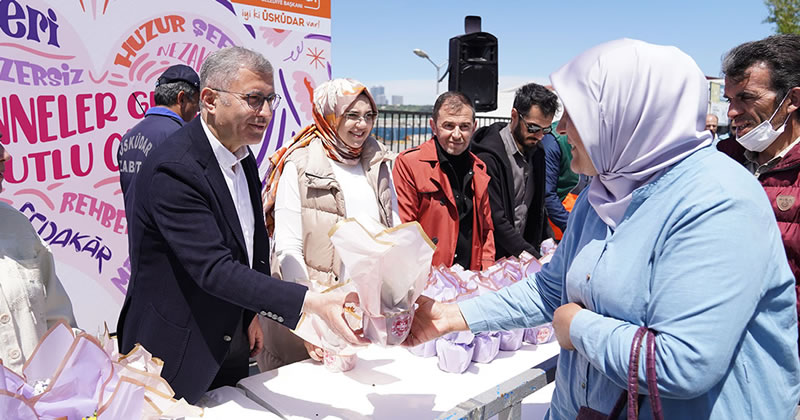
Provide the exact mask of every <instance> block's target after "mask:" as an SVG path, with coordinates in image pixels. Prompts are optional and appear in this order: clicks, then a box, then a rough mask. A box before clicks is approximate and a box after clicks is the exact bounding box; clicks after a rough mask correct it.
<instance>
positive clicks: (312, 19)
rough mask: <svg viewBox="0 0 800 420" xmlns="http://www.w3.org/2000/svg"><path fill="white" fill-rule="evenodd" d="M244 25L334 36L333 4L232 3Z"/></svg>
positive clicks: (318, 0)
mask: <svg viewBox="0 0 800 420" xmlns="http://www.w3.org/2000/svg"><path fill="white" fill-rule="evenodd" d="M231 2H232V3H233V7H234V9H235V10H236V14H237V15H238V16H239V18H240V20H241V21H242V22H244V23H249V24H253V25H265V26H269V27H272V28H279V29H286V30H290V31H300V32H316V33H319V32H322V33H327V34H329V33H330V32H331V3H330V0H327V1H324V0H296V1H291V0H231Z"/></svg>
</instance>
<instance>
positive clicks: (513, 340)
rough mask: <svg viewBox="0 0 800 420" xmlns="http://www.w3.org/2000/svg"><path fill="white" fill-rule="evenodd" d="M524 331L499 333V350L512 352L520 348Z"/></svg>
mask: <svg viewBox="0 0 800 420" xmlns="http://www.w3.org/2000/svg"><path fill="white" fill-rule="evenodd" d="M524 332H525V331H524V330H522V329H518V330H511V331H500V350H503V351H514V350H517V349H518V348H520V347H522V336H523V335H524Z"/></svg>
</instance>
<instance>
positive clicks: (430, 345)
mask: <svg viewBox="0 0 800 420" xmlns="http://www.w3.org/2000/svg"><path fill="white" fill-rule="evenodd" d="M408 351H410V352H411V354H413V355H415V356H419V357H433V356H436V340H431V341H428V342H425V343H422V344H420V345H418V346H414V347H409V348H408Z"/></svg>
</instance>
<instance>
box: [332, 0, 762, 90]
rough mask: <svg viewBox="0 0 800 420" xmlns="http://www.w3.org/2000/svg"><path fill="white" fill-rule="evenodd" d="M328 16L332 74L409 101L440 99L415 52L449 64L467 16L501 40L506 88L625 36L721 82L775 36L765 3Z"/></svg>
mask: <svg viewBox="0 0 800 420" xmlns="http://www.w3.org/2000/svg"><path fill="white" fill-rule="evenodd" d="M331 13H332V41H333V55H332V59H333V76H334V77H352V78H355V79H358V80H360V81H362V82H364V83H365V84H366V85H367V86H369V87H372V86H374V85H383V86H385V88H386V95H387V96H391V95H403V96H404V101H405V103H406V104H426V103H427V104H430V103H432V102H433V99H434V97H435V85H434V79H435V74H436V70H435V68H434V66H433V65H431V63H429V62H428V61H427V60H424V59H422V58H419V57H417V56H416V55H414V54H413V53H412V50H413V49H415V48H420V49H422V50H424V51H426V52H427V53H428V54H429V55H430V57H431V58H432V59H433V61H435V62H436V63H437V64H439V63H442V62H444V61H445V60H446V59H447V55H448V42H449V39H450V38H451V37H453V36H456V35H461V34H463V33H464V16H466V15H478V16H481V17H482V18H483V24H482V27H483V31H485V32H489V33H491V34H493V35H495V36H496V37H497V38H498V55H499V74H500V89H508V88H513V87H515V86H518V85H520V84H522V83H525V82H527V81H536V82H539V83H547V84H549V81H548V76H549V75H550V73H552V72H553V71H555V70H557V69H558V68H559V67H561V66H562V65H563V64H565V63H566V62H567V61H569V60H570V59H571V58H573V57H575V56H576V55H577V54H579V53H580V52H581V51H583V50H585V49H587V48H589V47H591V46H593V45H596V44H599V43H601V42H604V41H608V40H612V39H617V38H623V37H627V38H637V39H642V40H644V41H648V42H652V43H656V44H668V45H675V46H677V47H678V48H680V49H682V50H683V51H685V52H686V53H688V54H689V55H691V56H692V57H693V58H694V59H695V61H697V64H698V65H699V66H700V68H701V69H702V70H703V71H704V72H705V74H706V75H709V76H717V75H719V72H720V71H719V69H720V60H721V57H722V55H723V54H724V53H725V52H726V51H728V50H729V49H730V48H732V47H734V46H736V45H738V44H740V43H742V42H745V41H750V40H755V39H760V38H763V37H766V36H768V35H771V34H772V33H773V32H774V28H773V26H772V25H769V24H766V23H762V22H763V20H764V18H766V16H767V8H766V6H764V3H763V2H762V1H761V0H735V1H728V2H722V1H707V0H695V1H685V0H667V1H659V2H655V1H649V0H640V1H634V0H617V1H615V0H606V1H602V0H599V1H598V0H595V1H572V0H560V1H547V2H543V1H536V0H526V1H514V0H508V1H497V0H494V1H492V0H484V1H474V0H426V1H420V0H406V1H400V0H332V11H331ZM446 89H447V78H445V80H444V81H443V82H442V84H441V85H440V90H441V91H444V90H446Z"/></svg>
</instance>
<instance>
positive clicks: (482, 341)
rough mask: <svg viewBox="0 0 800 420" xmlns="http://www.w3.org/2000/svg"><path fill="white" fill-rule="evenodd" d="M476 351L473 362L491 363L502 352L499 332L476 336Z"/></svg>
mask: <svg viewBox="0 0 800 420" xmlns="http://www.w3.org/2000/svg"><path fill="white" fill-rule="evenodd" d="M473 343H474V345H475V351H474V353H473V354H472V361H473V362H475V363H489V362H491V361H492V360H494V358H495V357H497V353H499V352H500V334H499V333H497V332H490V333H480V334H478V335H476V336H475V341H473Z"/></svg>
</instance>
